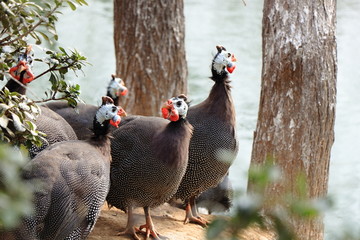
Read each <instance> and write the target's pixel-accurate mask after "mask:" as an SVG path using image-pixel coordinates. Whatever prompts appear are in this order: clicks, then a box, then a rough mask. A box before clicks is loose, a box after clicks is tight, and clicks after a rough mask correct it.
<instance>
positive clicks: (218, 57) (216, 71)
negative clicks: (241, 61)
mask: <svg viewBox="0 0 360 240" xmlns="http://www.w3.org/2000/svg"><path fill="white" fill-rule="evenodd" d="M216 49H217V53H216V54H215V56H214V59H213V61H212V67H211V70H212V72H213V76H214V75H224V74H225V75H227V72H229V73H232V72H233V71H234V69H235V67H236V66H235V64H234V62H236V58H235V56H234V54H231V53H229V52H227V51H226V49H225V48H224V47H223V46H219V45H218V46H216ZM225 69H226V70H227V72H226V71H225Z"/></svg>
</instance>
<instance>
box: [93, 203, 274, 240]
mask: <svg viewBox="0 0 360 240" xmlns="http://www.w3.org/2000/svg"><path fill="white" fill-rule="evenodd" d="M151 215H152V218H153V222H154V225H155V228H156V229H157V231H158V232H159V233H160V234H162V235H163V236H166V237H168V238H169V239H172V240H204V239H206V238H205V234H206V233H205V231H206V229H205V228H203V227H201V226H199V225H195V224H186V225H184V223H183V220H184V217H185V212H184V210H182V209H179V208H176V207H172V206H170V205H169V204H164V205H162V206H160V207H158V208H156V209H152V210H151ZM135 216H136V221H137V224H136V226H140V225H141V224H144V223H145V217H144V212H143V211H142V209H141V208H138V209H136V210H135ZM202 216H203V217H204V218H205V219H207V220H209V221H211V220H212V219H214V216H212V215H206V214H203V215H202ZM126 221H127V216H126V214H125V213H124V212H122V211H120V210H118V209H116V208H111V209H109V208H108V207H107V205H106V204H105V205H104V206H103V208H102V211H101V214H100V217H99V219H98V221H97V223H96V225H95V228H94V230H93V231H92V233H91V234H90V236H89V237H88V238H87V239H89V240H100V239H101V240H123V239H126V240H129V239H131V238H130V237H129V236H117V233H118V232H119V231H122V230H124V229H125V226H126ZM139 237H140V238H141V239H145V236H144V235H139ZM238 239H244V240H270V239H271V240H272V239H275V238H274V236H273V235H272V234H271V233H268V232H263V231H261V230H260V229H258V228H252V229H249V230H248V231H246V232H244V233H243V234H241V236H240V235H239V237H238ZM222 240H225V239H222Z"/></svg>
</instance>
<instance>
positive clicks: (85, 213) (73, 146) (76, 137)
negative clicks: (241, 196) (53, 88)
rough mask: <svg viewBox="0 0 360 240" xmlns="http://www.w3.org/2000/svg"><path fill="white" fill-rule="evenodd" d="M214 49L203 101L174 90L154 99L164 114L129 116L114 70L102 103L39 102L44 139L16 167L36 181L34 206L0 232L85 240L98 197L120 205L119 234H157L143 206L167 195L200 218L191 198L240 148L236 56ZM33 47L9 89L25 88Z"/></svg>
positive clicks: (220, 174) (188, 216) (188, 217)
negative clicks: (141, 219)
mask: <svg viewBox="0 0 360 240" xmlns="http://www.w3.org/2000/svg"><path fill="white" fill-rule="evenodd" d="M216 49H217V52H216V54H215V55H214V58H213V59H212V64H211V77H210V79H211V80H213V81H214V85H213V87H212V89H211V91H210V93H209V96H208V97H207V99H205V100H204V101H203V102H201V103H199V104H197V105H194V106H191V107H189V106H188V101H187V97H186V96H185V95H183V94H181V95H179V96H176V97H172V98H170V99H168V100H167V101H165V102H164V104H163V106H161V114H162V117H149V116H140V115H130V114H129V115H127V114H126V112H125V111H124V109H122V108H121V107H120V106H118V101H119V97H120V96H121V95H124V94H126V92H127V89H126V87H125V86H124V83H123V82H122V81H121V80H119V79H118V78H115V76H112V80H111V82H110V85H109V87H108V89H107V95H108V96H104V97H102V103H101V105H100V106H94V105H90V104H79V105H78V107H77V111H75V110H74V109H72V108H70V107H68V105H67V103H65V102H59V101H57V102H51V103H47V104H43V105H41V106H40V109H41V114H40V115H39V117H38V118H37V119H36V120H35V124H36V125H37V129H38V130H39V131H42V132H44V133H45V134H46V141H44V143H43V145H42V146H41V147H36V146H33V147H31V148H30V150H29V152H30V157H31V160H30V161H29V162H28V163H27V164H26V166H25V167H24V171H23V178H24V180H25V181H27V182H29V183H30V184H31V185H32V186H33V188H34V199H33V203H34V205H33V206H34V209H33V212H32V214H31V215H28V216H26V217H24V218H23V219H22V221H21V223H20V225H19V226H18V227H17V228H16V229H14V230H12V231H11V232H7V233H0V236H1V234H5V235H4V236H7V237H9V239H26V240H28V239H85V238H86V237H87V236H88V235H89V234H90V232H91V231H92V229H93V228H94V226H95V223H96V220H97V218H98V217H99V214H100V210H101V207H102V205H103V204H104V203H105V202H107V203H108V205H109V206H113V207H116V208H118V209H121V210H123V211H125V212H126V213H127V216H128V221H127V225H126V226H121V227H122V228H123V229H124V230H123V231H122V232H119V235H123V234H124V235H129V236H130V237H131V238H133V239H140V238H139V235H138V234H139V233H143V234H145V235H146V238H148V237H152V238H154V239H161V238H162V235H161V234H159V233H158V232H157V230H156V228H155V226H154V223H153V221H152V219H151V214H150V209H151V208H154V207H157V206H159V205H161V204H163V203H165V202H168V201H170V200H172V199H178V200H181V201H182V202H183V203H184V206H185V213H184V215H185V221H184V222H185V223H188V222H192V223H196V224H200V225H202V226H206V225H207V221H206V220H205V219H204V218H202V217H201V216H200V215H199V214H198V211H197V207H196V198H197V197H198V196H199V195H200V194H201V193H202V192H204V191H206V190H208V189H210V188H212V187H214V186H216V185H218V184H219V183H220V182H221V181H222V180H223V179H224V177H225V176H226V175H227V173H228V170H229V167H230V166H231V164H232V162H233V161H234V159H235V157H236V154H237V151H238V143H237V140H236V133H235V111H234V105H233V101H232V97H231V93H230V89H231V87H230V80H229V73H232V72H233V70H234V69H235V65H234V62H235V61H236V59H235V57H234V55H233V54H231V53H229V52H228V51H226V49H225V48H224V47H223V46H216ZM31 53H32V51H31V48H30V47H28V48H27V49H26V51H25V53H23V54H21V55H20V57H19V59H18V63H17V65H16V66H14V67H12V68H11V69H10V70H9V74H10V76H11V78H10V80H9V81H8V82H7V84H6V86H5V87H6V88H8V89H9V90H10V91H13V92H18V93H20V94H24V95H25V94H26V85H27V84H28V83H30V82H31V81H32V80H33V79H34V75H33V73H32V71H31V66H32V64H31V62H32V55H31ZM19 83H21V84H19ZM5 87H4V88H5ZM15 130H19V129H15ZM137 207H142V208H143V209H144V215H145V224H144V225H141V226H140V227H135V219H134V215H133V209H134V208H137Z"/></svg>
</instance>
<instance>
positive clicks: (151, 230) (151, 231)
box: [139, 207, 168, 240]
mask: <svg viewBox="0 0 360 240" xmlns="http://www.w3.org/2000/svg"><path fill="white" fill-rule="evenodd" d="M144 213H145V220H146V223H145V224H144V225H141V226H140V228H139V231H141V229H143V228H145V229H146V231H145V234H146V238H145V239H148V238H149V237H150V235H151V236H152V237H153V238H154V239H156V240H161V239H168V238H167V237H165V236H161V235H160V234H159V233H158V232H157V231H156V230H155V226H154V223H153V221H152V219H151V215H150V208H149V207H144Z"/></svg>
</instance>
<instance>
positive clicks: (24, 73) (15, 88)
mask: <svg viewBox="0 0 360 240" xmlns="http://www.w3.org/2000/svg"><path fill="white" fill-rule="evenodd" d="M32 62H33V52H32V48H31V46H30V45H29V46H28V47H27V48H26V49H25V52H24V53H21V54H20V55H19V58H18V63H17V65H16V66H14V67H12V68H10V69H9V73H10V76H11V78H10V79H9V81H8V82H7V83H6V85H5V87H6V88H7V89H9V91H10V92H17V93H20V94H22V95H25V93H26V85H27V84H28V83H30V82H31V81H32V80H34V78H35V77H34V74H33V73H32V71H31V66H32Z"/></svg>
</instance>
